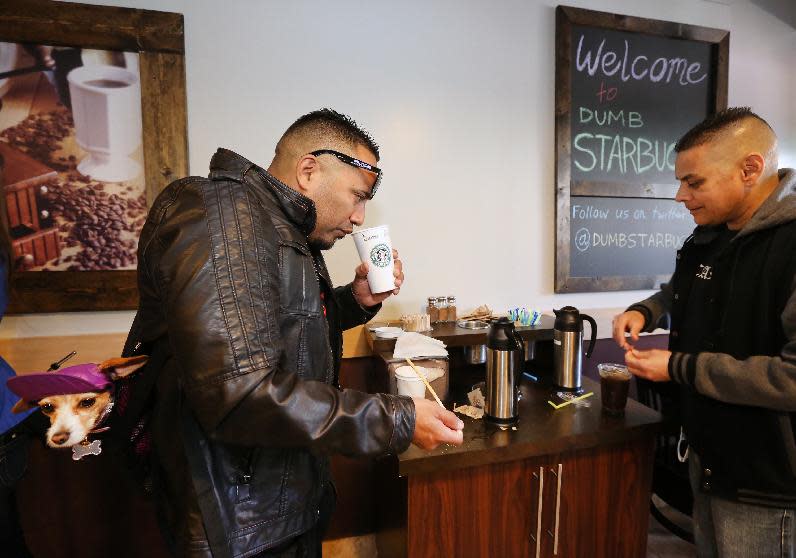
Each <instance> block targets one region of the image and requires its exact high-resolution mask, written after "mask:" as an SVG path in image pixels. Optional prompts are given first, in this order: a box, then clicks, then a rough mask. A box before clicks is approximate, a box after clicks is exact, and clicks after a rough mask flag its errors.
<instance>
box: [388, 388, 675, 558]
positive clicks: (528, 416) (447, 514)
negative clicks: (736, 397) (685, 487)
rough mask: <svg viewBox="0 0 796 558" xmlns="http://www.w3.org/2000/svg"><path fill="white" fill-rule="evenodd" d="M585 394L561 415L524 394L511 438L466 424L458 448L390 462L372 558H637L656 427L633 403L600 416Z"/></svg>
mask: <svg viewBox="0 0 796 558" xmlns="http://www.w3.org/2000/svg"><path fill="white" fill-rule="evenodd" d="M583 385H584V388H585V389H586V391H593V392H594V396H592V397H590V398H588V399H587V400H586V401H588V403H589V404H588V406H576V405H568V406H566V407H563V408H561V409H558V410H556V409H553V408H552V407H551V406H550V405H549V404H548V403H547V400H548V399H549V398H550V394H551V388H549V387H546V386H542V385H535V384H525V385H523V386H522V387H521V390H522V395H523V398H522V401H521V402H520V421H519V424H518V425H517V427H516V428H517V429H516V430H513V429H508V430H501V429H500V428H498V427H496V426H492V425H490V424H489V423H487V422H485V421H484V420H473V419H470V418H466V417H463V420H464V422H465V428H464V443H463V445H462V446H459V447H454V446H447V445H446V446H442V447H439V448H437V449H436V450H434V451H430V452H426V451H423V450H420V449H419V448H417V447H415V446H411V447H410V449H409V450H407V451H406V452H404V453H403V454H401V455H400V456H398V458H397V459H395V458H393V459H392V460H391V461H387V462H386V463H385V465H384V470H383V471H382V473H381V474H382V475H383V478H382V482H381V486H383V487H384V495H383V497H382V498H380V511H379V529H378V536H377V540H378V545H379V556H382V557H390V556H401V557H404V556H408V557H412V558H415V557H426V556H427V557H434V556H456V557H470V556H472V557H477V556H500V557H501V558H504V557H505V558H509V557H514V556H517V557H519V556H523V557H526V556H535V557H541V556H563V557H577V556H589V557H594V558H600V557H604V558H619V557H641V556H644V555H645V552H646V543H647V529H648V518H649V502H650V490H651V483H652V464H653V447H654V436H655V434H656V433H657V432H658V431H659V430H660V429H661V427H662V423H661V417H660V415H659V414H658V413H656V412H654V411H652V410H650V409H649V408H647V407H645V406H643V405H641V404H639V403H636V402H635V401H633V400H629V401H628V404H627V409H626V412H625V416H624V417H621V418H611V417H607V416H604V415H603V414H602V405H601V402H600V386H599V384H598V383H596V382H594V381H592V380H590V379H588V378H584V380H583Z"/></svg>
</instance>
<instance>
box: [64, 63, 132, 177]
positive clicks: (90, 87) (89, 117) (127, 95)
mask: <svg viewBox="0 0 796 558" xmlns="http://www.w3.org/2000/svg"><path fill="white" fill-rule="evenodd" d="M67 80H68V81H69V94H70V96H71V98H72V117H73V119H74V121H75V138H76V139H77V143H78V145H79V146H80V147H82V148H83V149H84V150H85V151H87V152H88V155H86V157H85V158H83V160H82V161H80V163H78V165H77V170H78V171H80V172H81V173H82V174H84V175H86V176H90V177H91V178H92V179H94V180H101V181H104V182H124V181H126V180H132V179H133V178H135V177H136V176H138V174H139V173H140V172H141V171H142V168H141V165H140V164H139V163H138V162H137V161H135V160H134V159H132V158H131V157H130V155H131V154H132V153H133V152H134V151H135V150H136V149H137V148H138V146H139V145H141V141H142V130H141V84H140V81H139V79H138V74H137V73H134V72H131V71H130V70H127V69H125V68H120V67H117V66H106V65H98V66H81V67H79V68H75V69H74V70H72V71H71V72H69V75H68V76H67Z"/></svg>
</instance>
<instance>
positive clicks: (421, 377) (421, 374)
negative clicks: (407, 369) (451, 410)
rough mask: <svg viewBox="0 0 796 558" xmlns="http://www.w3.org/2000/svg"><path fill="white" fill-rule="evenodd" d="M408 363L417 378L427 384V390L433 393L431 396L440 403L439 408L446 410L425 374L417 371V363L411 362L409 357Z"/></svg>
mask: <svg viewBox="0 0 796 558" xmlns="http://www.w3.org/2000/svg"><path fill="white" fill-rule="evenodd" d="M406 362H408V363H409V366H411V367H412V370H414V371H415V374H417V377H418V378H420V379H421V380H423V383H424V384H426V388H427V389H428V391H430V392H431V395H433V396H434V399H436V400H437V403H439V406H440V407H442V408H443V409H444V408H445V405H443V404H442V401H440V400H439V397H437V392H436V391H434V388H433V387H431V384H429V383H428V380H426V376H425V374H423V373H422V372H420V370H418V369H417V366H415V363H414V362H412V361H411V360H410V359H409V358H408V357H407V359H406Z"/></svg>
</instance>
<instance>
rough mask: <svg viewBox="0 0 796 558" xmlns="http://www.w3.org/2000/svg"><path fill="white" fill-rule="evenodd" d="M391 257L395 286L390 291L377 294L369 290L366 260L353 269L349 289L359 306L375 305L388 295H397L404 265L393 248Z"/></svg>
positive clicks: (401, 281)
mask: <svg viewBox="0 0 796 558" xmlns="http://www.w3.org/2000/svg"><path fill="white" fill-rule="evenodd" d="M392 259H393V261H394V262H395V265H394V269H393V272H392V274H393V275H394V276H395V288H394V289H393V290H391V291H387V292H383V293H377V294H373V293H372V292H370V285H368V264H367V262H362V263H361V264H359V266H357V268H356V269H355V270H354V282H353V283H351V289H352V291H353V292H354V298H355V299H356V301H357V302H358V303H359V305H360V306H362V307H364V308H369V307H371V306H376V305H377V304H379V303H380V302H382V301H383V300H384V299H386V298H387V297H389V296H390V295H397V294H398V293H399V292H400V290H401V285H402V284H403V282H404V266H403V263H402V262H401V260H399V259H398V250H395V249H393V251H392Z"/></svg>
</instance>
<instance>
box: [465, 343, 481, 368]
mask: <svg viewBox="0 0 796 558" xmlns="http://www.w3.org/2000/svg"><path fill="white" fill-rule="evenodd" d="M464 362H466V363H467V364H484V363H485V362H486V345H465V346H464Z"/></svg>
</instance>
